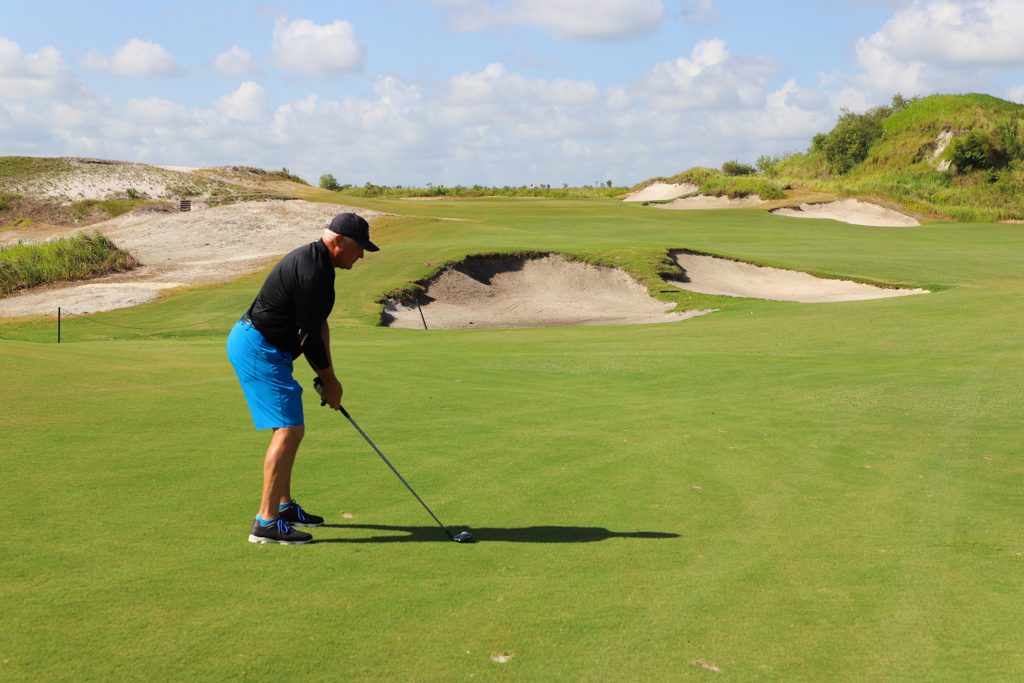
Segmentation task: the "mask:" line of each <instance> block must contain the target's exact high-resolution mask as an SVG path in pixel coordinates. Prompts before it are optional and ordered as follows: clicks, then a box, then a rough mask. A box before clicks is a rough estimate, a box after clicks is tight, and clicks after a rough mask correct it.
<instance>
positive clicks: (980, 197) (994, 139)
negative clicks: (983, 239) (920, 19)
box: [772, 95, 1024, 221]
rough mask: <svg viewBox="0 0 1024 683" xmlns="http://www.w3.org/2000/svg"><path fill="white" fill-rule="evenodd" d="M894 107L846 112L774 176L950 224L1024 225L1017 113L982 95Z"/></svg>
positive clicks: (1022, 134) (1022, 112) (1020, 109)
mask: <svg viewBox="0 0 1024 683" xmlns="http://www.w3.org/2000/svg"><path fill="white" fill-rule="evenodd" d="M894 100H895V102H894V103H896V102H898V103H899V104H900V105H902V106H894V107H880V108H876V109H874V110H871V111H869V112H865V113H864V114H852V113H850V112H844V114H843V115H841V116H840V120H839V122H838V123H837V125H836V127H835V128H833V130H832V131H830V132H829V133H823V134H821V135H818V136H816V137H815V141H814V144H813V145H812V147H811V148H810V149H809V150H808V151H807V152H806V153H803V154H795V155H792V156H790V157H787V158H785V159H781V160H779V161H777V163H775V164H774V165H773V168H772V171H773V172H774V173H776V174H777V176H778V177H779V178H781V179H785V180H787V181H788V182H791V183H798V184H801V185H805V186H808V187H812V188H813V189H817V190H822V191H826V192H832V193H835V194H840V195H861V196H864V195H867V196H877V197H882V198H885V199H889V200H892V201H895V202H899V203H901V204H903V205H905V206H908V207H909V208H911V209H915V210H917V211H921V212H925V213H932V214H937V215H942V216H948V217H950V218H957V219H961V220H973V221H995V220H1003V219H1020V218H1024V197H1022V195H1021V192H1020V188H1021V187H1022V186H1024V148H1022V147H1024V125H1022V121H1024V106H1021V105H1018V104H1014V103H1012V102H1007V101H1005V100H1000V99H998V98H996V97H991V96H989V95H932V96H930V97H925V98H921V99H919V100H914V101H911V102H905V101H900V100H899V99H898V98H894ZM943 142H948V144H946V145H945V146H944V145H943ZM944 162H945V163H944Z"/></svg>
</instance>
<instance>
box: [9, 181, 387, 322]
mask: <svg viewBox="0 0 1024 683" xmlns="http://www.w3.org/2000/svg"><path fill="white" fill-rule="evenodd" d="M344 211H355V212H357V213H359V214H360V215H361V216H363V217H364V218H366V219H367V220H368V221H370V223H371V225H372V224H373V222H374V220H375V219H377V218H378V217H380V215H381V214H379V213H377V212H375V211H367V210H365V209H352V208H347V207H343V206H338V205H337V204H316V203H312V202H304V201H300V200H293V201H268V202H246V203H240V204H231V205H228V206H221V207H216V208H212V209H206V210H203V211H191V212H185V213H161V214H152V213H145V214H127V215H124V216H119V217H118V218H114V219H112V220H109V221H105V222H103V223H97V224H95V225H91V226H89V227H87V228H83V229H82V230H86V231H92V230H100V231H101V232H103V233H104V234H106V235H107V236H108V237H109V238H110V239H112V240H113V241H114V242H115V243H116V244H117V245H118V246H119V247H122V248H124V249H127V250H128V251H130V252H131V253H132V254H133V255H134V256H135V257H136V258H137V259H138V260H139V261H140V262H141V263H142V264H143V265H142V266H141V267H140V268H136V269H135V270H133V271H131V272H128V273H118V274H115V275H109V276H105V277H102V278H97V279H95V280H90V281H89V282H88V283H85V284H70V285H66V286H55V287H47V288H44V289H40V290H30V291H28V292H25V293H23V294H16V295H13V296H9V297H6V298H3V299H0V316H7V317H16V316H29V315H44V314H49V313H54V314H55V313H56V311H57V307H58V306H60V307H61V308H64V309H69V310H71V311H74V312H76V313H93V312H97V311H107V310H111V309H115V308H124V307H126V306H134V305H136V304H140V303H145V302H146V301H151V300H153V299H156V298H157V297H158V296H159V295H160V291H161V290H164V289H171V288H175V287H181V286H183V285H195V284H203V283H210V282H221V281H225V280H230V279H232V278H235V277H238V276H240V275H243V274H245V273H248V272H251V271H253V270H257V269H259V268H261V267H263V266H265V265H267V264H268V263H270V262H271V261H272V260H273V259H274V258H276V257H278V256H281V255H283V254H286V253H288V252H289V251H291V250H292V249H294V248H296V247H299V246H301V245H303V244H306V243H308V242H312V241H313V240H315V239H317V238H319V237H320V234H321V232H322V230H323V228H324V225H326V223H327V221H329V220H330V219H331V218H332V217H333V216H335V215H336V214H338V213H341V212H344ZM74 232H78V231H77V230H69V231H67V232H66V233H65V234H73V233H74ZM374 237H375V238H376V237H378V236H377V235H374ZM18 238H19V235H18V233H16V232H6V233H5V235H4V239H5V241H8V242H13V241H16V240H17V239H18Z"/></svg>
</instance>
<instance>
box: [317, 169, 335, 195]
mask: <svg viewBox="0 0 1024 683" xmlns="http://www.w3.org/2000/svg"><path fill="white" fill-rule="evenodd" d="M320 187H322V188H323V189H325V190H331V191H332V192H333V191H334V190H337V189H338V181H337V180H335V178H334V176H333V175H331V174H330V173H324V174H323V175H322V176H320Z"/></svg>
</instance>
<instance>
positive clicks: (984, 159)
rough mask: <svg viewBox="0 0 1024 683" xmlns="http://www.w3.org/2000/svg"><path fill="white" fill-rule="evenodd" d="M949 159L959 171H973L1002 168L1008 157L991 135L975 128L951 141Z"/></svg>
mask: <svg viewBox="0 0 1024 683" xmlns="http://www.w3.org/2000/svg"><path fill="white" fill-rule="evenodd" d="M949 161H950V163H951V164H952V165H953V166H954V167H955V168H956V172H957V173H972V172H974V171H989V170H994V169H998V168H1002V167H1004V166H1006V163H1007V161H1008V159H1007V155H1006V153H1005V152H1004V151H1003V150H1002V149H1000V148H999V147H998V146H997V145H996V141H995V140H994V139H993V137H992V136H991V135H989V134H987V133H984V132H982V131H980V130H977V129H975V130H972V131H971V132H969V133H968V134H967V135H964V136H962V137H959V138H956V139H955V140H953V142H951V143H950V145H949Z"/></svg>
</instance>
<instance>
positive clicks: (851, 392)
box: [0, 193, 1024, 681]
mask: <svg viewBox="0 0 1024 683" xmlns="http://www.w3.org/2000/svg"><path fill="white" fill-rule="evenodd" d="M323 196H325V197H327V196H331V197H336V198H337V200H338V201H351V198H345V197H342V196H338V195H334V194H329V193H324V195H323ZM357 203H358V204H359V205H361V206H366V207H368V208H374V209H378V210H383V211H388V212H392V213H395V214H401V215H400V216H394V217H389V218H387V219H385V220H384V222H383V223H382V224H380V225H379V226H378V227H375V231H374V241H375V242H377V243H378V244H380V246H381V249H382V251H381V252H380V253H379V254H370V255H368V257H367V258H366V259H365V261H363V262H360V263H359V264H358V265H357V266H356V267H355V269H354V270H353V271H352V272H342V273H339V274H338V278H337V292H338V295H337V304H336V307H335V309H334V315H333V316H332V319H331V325H332V341H333V348H334V359H335V365H336V366H337V368H338V374H339V376H340V377H341V379H342V382H343V384H344V386H345V405H346V407H347V408H348V410H349V411H350V412H351V414H352V416H353V417H354V418H355V419H356V421H358V422H359V425H360V426H361V427H362V428H363V429H364V430H365V431H366V432H367V434H368V435H369V436H370V437H371V438H372V439H373V440H374V442H375V443H376V444H377V446H379V447H380V448H381V450H382V451H383V452H384V453H385V454H386V455H387V456H388V457H389V458H390V459H391V460H392V462H393V463H394V465H395V466H396V467H397V468H398V470H399V471H401V472H402V474H403V475H404V476H405V477H406V479H408V480H409V482H410V483H411V484H412V486H413V487H414V488H415V489H416V491H417V492H418V493H419V494H420V495H421V496H422V497H423V499H424V500H425V501H426V502H427V504H428V505H430V507H431V509H432V510H433V511H434V512H435V513H436V514H437V515H438V517H439V518H440V519H441V520H442V521H444V523H445V524H447V525H448V526H449V527H450V528H452V529H453V530H460V529H463V528H469V529H471V530H472V531H473V534H474V537H475V538H476V540H478V541H479V542H478V543H476V544H473V545H460V544H456V543H452V542H450V541H449V540H448V539H447V538H446V537H445V536H444V534H443V532H442V531H441V530H440V529H439V528H438V527H437V526H436V525H434V523H433V521H432V520H431V519H430V517H429V516H428V515H427V513H426V512H425V511H424V510H423V509H422V508H421V507H420V506H419V505H418V504H417V502H416V501H415V499H414V498H413V497H412V496H411V495H410V494H409V492H408V491H407V490H406V489H405V488H404V487H403V486H402V485H401V482H399V481H398V479H396V478H395V477H394V475H393V474H392V473H391V472H390V471H389V470H388V469H387V467H386V466H385V465H384V463H382V462H381V461H380V459H379V458H378V457H377V456H376V455H375V454H374V453H373V451H372V450H371V449H370V447H369V445H368V444H367V443H366V442H365V441H363V440H362V438H360V436H359V435H358V433H356V431H355V430H354V429H352V427H351V425H349V424H348V423H347V421H345V420H344V419H343V418H342V416H341V415H340V414H336V413H333V412H331V411H328V410H327V409H322V408H320V407H319V403H318V402H317V401H316V400H315V394H314V392H313V391H312V386H311V380H312V377H313V372H312V370H309V368H308V366H307V365H306V363H305V361H304V360H300V361H298V362H297V363H296V374H297V376H298V377H299V378H300V380H302V381H304V382H305V388H306V390H307V391H306V393H305V396H304V400H305V408H306V418H307V420H306V422H307V431H306V438H305V441H304V443H303V446H302V448H301V450H300V453H299V459H298V462H297V466H296V471H295V486H294V491H295V494H296V497H297V498H298V499H299V501H300V502H301V503H302V504H303V506H305V507H306V508H307V509H309V510H310V511H311V512H314V513H317V514H321V515H324V516H325V517H326V518H327V520H328V526H327V527H325V528H321V529H314V530H312V531H313V534H314V538H315V540H316V541H317V542H316V543H314V544H313V545H310V546H305V547H285V546H256V545H252V544H249V543H247V542H246V534H247V532H248V527H249V524H250V523H251V520H252V517H253V515H255V513H256V511H257V507H258V503H259V500H258V495H259V486H260V477H261V473H262V457H263V452H264V450H265V448H266V441H267V438H268V435H269V433H267V432H259V433H257V432H254V431H253V429H252V423H251V420H250V418H249V414H248V411H247V409H246V407H245V404H244V400H243V398H242V394H241V390H240V388H239V387H238V384H237V381H236V380H235V377H234V374H233V371H232V369H231V367H230V365H229V363H228V361H227V358H226V356H225V353H224V344H225V339H226V335H227V331H228V330H229V328H230V326H231V324H232V323H233V321H234V320H235V319H236V318H237V317H238V316H239V315H240V314H241V313H242V312H244V310H245V309H246V307H247V306H248V304H249V302H250V301H251V299H252V298H253V296H254V295H255V293H256V291H257V289H258V288H259V285H260V283H261V281H262V277H263V274H256V275H253V276H249V277H247V278H244V279H242V280H239V281H236V282H232V283H229V284H227V285H223V286H218V287H213V288H196V289H191V290H186V291H182V292H179V293H176V294H172V295H169V296H168V297H166V298H165V299H163V300H161V301H159V302H157V303H154V304H150V305H146V306H141V307H137V308H133V309H125V310H121V311H114V312H110V313H105V314H100V315H95V316H89V317H88V318H81V317H71V318H70V319H66V320H65V321H64V322H63V328H62V337H63V343H61V344H59V345H58V344H56V343H54V342H55V341H56V340H55V336H56V322H55V320H53V319H52V318H51V319H46V320H41V319H26V320H21V321H15V322H12V323H7V324H0V373H2V377H3V379H4V382H3V383H4V386H5V390H4V392H3V394H2V395H0V414H2V415H3V420H4V425H5V426H6V428H7V429H6V431H7V434H8V437H7V439H6V443H5V448H4V449H3V450H0V468H2V472H3V476H2V478H0V492H2V494H3V499H4V501H5V503H6V504H7V506H8V510H10V511H11V514H10V515H9V521H8V523H7V524H6V526H5V529H4V532H3V537H2V539H3V541H2V544H3V552H2V553H0V604H2V605H3V618H2V619H0V680H5V681H7V680H9V681H22V680H32V681H53V680H74V681H87V680H96V681H108V680H126V681H127V680H131V681H137V680H234V679H245V680H248V679H252V680H268V681H269V680H284V679H294V680H324V681H337V680H345V681H358V680H383V681H452V680H505V679H513V680H521V681H583V680H585V681H676V680H702V679H716V680H717V679H718V678H721V679H722V680H781V681H793V680H806V681H873V680H900V681H905V680H920V681H935V680H948V681H964V680H1007V681H1010V680H1021V679H1022V678H1024V646H1022V645H1021V637H1020V633H1021V625H1022V623H1024V599H1022V598H1024V536H1022V529H1024V450H1022V447H1021V445H1020V444H1021V432H1022V429H1021V427H1022V425H1024V419H1022V418H1024V411H1022V409H1021V400H1020V397H1021V395H1022V394H1024V336H1022V331H1024V273H1022V269H1021V265H1022V260H1021V254H1022V253H1024V229H1022V227H1024V226H1019V225H994V224H957V223H933V224H928V225H925V226H922V227H920V228H914V229H892V228H866V227H859V226H853V225H846V224H842V223H837V222H832V221H817V220H808V219H788V218H784V217H778V216H772V215H769V214H767V213H766V212H763V211H756V210H740V211H719V212H681V211H680V212H675V211H659V210H656V209H652V208H649V207H641V206H630V205H624V204H622V203H619V202H615V201H613V200H540V199H520V200H515V199H481V200H458V201H436V202H411V201H399V200H393V201H384V200H358V202H357ZM442 218H444V219H458V220H441V219H442ZM317 233H318V231H317V229H316V226H311V231H310V240H312V239H315V237H316V236H317ZM296 246H298V245H296ZM680 248H684V249H693V250H698V251H702V252H707V253H713V254H718V255H723V256H730V257H735V258H742V259H745V260H748V261H752V262H756V263H761V264H765V265H772V266H777V267H783V268H794V269H800V270H805V271H809V272H814V273H819V274H824V275H829V276H838V277H846V278H852V279H858V280H863V281H867V282H872V283H876V284H883V285H901V286H913V287H926V288H929V289H931V290H932V293H930V294H927V295H922V296H910V297H901V298H894V299H885V300H877V301H861V302H848V303H836V304H795V303H783V302H769V301H759V300H753V299H729V298H725V297H714V296H707V295H700V294H694V293H691V292H685V291H665V292H662V291H660V290H663V289H664V290H670V289H672V288H670V287H667V286H664V285H662V283H661V281H660V279H659V277H658V272H659V268H661V267H663V266H662V262H663V260H664V258H665V254H666V253H667V251H668V250H669V249H680ZM516 250H537V251H563V252H567V253H572V254H577V255H581V256H584V257H587V258H592V259H596V260H599V261H602V262H605V263H609V264H619V265H621V266H622V267H625V268H627V269H629V270H630V271H632V272H633V273H634V274H636V275H637V276H638V277H639V278H641V279H642V280H643V281H644V282H645V283H646V284H647V285H649V287H650V288H651V290H652V293H653V294H654V295H655V296H659V297H662V298H664V299H665V300H672V301H678V302H680V304H681V306H682V307H683V308H717V309H719V311H718V312H716V313H714V314H711V315H708V316H704V317H699V318H694V319H691V320H686V321H682V322H678V323H670V324H658V325H640V326H620V327H564V328H542V329H515V330H466V331H433V330H432V331H429V332H424V331H421V330H397V329H387V328H380V327H376V326H375V324H376V320H377V315H378V312H379V310H380V305H379V304H378V303H376V300H378V299H379V298H380V297H381V296H382V295H383V294H384V293H386V292H389V291H393V290H395V289H397V288H400V287H402V286H403V285H406V284H407V283H409V282H411V281H414V280H417V279H419V278H421V277H423V276H425V275H426V274H428V273H429V272H430V271H431V270H433V269H434V268H436V267H437V266H438V265H440V264H442V263H444V262H446V261H449V260H452V259H458V258H461V257H462V256H464V255H467V254H473V253H493V252H502V251H516ZM499 655H505V656H508V655H511V659H508V661H507V662H496V661H494V660H493V659H492V656H493V657H494V659H504V657H502V656H499ZM716 669H717V670H718V672H717V673H716V671H715V670H716Z"/></svg>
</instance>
